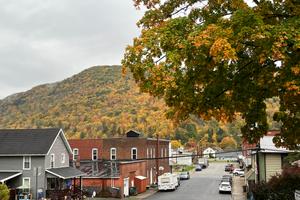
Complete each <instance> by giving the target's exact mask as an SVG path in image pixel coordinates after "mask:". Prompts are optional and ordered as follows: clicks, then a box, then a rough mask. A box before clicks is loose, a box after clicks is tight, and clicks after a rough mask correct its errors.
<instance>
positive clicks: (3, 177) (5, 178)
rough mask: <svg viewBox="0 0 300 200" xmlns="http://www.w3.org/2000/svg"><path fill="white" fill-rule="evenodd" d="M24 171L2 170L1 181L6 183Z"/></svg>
mask: <svg viewBox="0 0 300 200" xmlns="http://www.w3.org/2000/svg"><path fill="white" fill-rule="evenodd" d="M21 174H22V172H0V183H4V182H5V181H8V180H10V179H12V178H15V177H17V176H20V175H21Z"/></svg>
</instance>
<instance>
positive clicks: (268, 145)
mask: <svg viewBox="0 0 300 200" xmlns="http://www.w3.org/2000/svg"><path fill="white" fill-rule="evenodd" d="M273 138H274V136H264V137H262V138H261V139H260V148H261V152H266V153H285V152H288V151H289V150H288V149H286V148H282V147H276V146H275V144H274V143H273Z"/></svg>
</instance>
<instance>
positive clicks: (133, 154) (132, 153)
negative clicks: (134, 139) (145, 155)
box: [131, 147, 137, 160]
mask: <svg viewBox="0 0 300 200" xmlns="http://www.w3.org/2000/svg"><path fill="white" fill-rule="evenodd" d="M131 159H132V160H136V159H137V148H135V147H134V148H131Z"/></svg>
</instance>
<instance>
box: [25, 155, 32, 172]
mask: <svg viewBox="0 0 300 200" xmlns="http://www.w3.org/2000/svg"><path fill="white" fill-rule="evenodd" d="M25 157H28V158H29V167H28V168H25ZM30 169H31V156H23V170H30Z"/></svg>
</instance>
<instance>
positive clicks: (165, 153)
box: [102, 137, 170, 184]
mask: <svg viewBox="0 0 300 200" xmlns="http://www.w3.org/2000/svg"><path fill="white" fill-rule="evenodd" d="M156 144H157V140H156V139H151V138H139V137H132V138H131V137H127V138H107V139H103V149H105V150H103V154H102V158H103V159H107V160H110V149H111V148H115V149H116V159H117V160H131V151H132V148H136V150H137V159H138V160H140V159H141V160H143V159H145V160H146V161H147V165H146V177H147V178H148V184H152V183H155V182H156V181H155V180H156V178H155V177H156V159H155V158H156V156H157V155H156V154H157V152H156ZM158 157H159V158H162V159H159V167H160V170H159V174H163V173H165V172H170V166H169V159H168V157H169V141H168V140H160V141H159V150H158Z"/></svg>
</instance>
